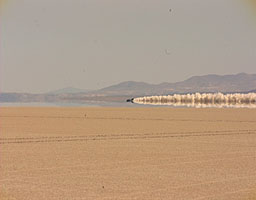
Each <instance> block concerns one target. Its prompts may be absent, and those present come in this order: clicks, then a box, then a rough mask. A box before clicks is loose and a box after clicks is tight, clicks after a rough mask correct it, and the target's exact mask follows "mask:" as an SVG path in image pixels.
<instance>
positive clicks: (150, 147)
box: [0, 107, 256, 200]
mask: <svg viewBox="0 0 256 200" xmlns="http://www.w3.org/2000/svg"><path fill="white" fill-rule="evenodd" d="M0 199H18V200H23V199H24V200H30V199H33V200H34V199H35V200H41V199H42V200H43V199H45V200H51V199H53V200H55V199H64V200H72V199H76V200H80V199H85V200H102V199H109V200H110V199H111V200H112V199H116V200H119V199H121V200H124V199H126V200H130V199H131V200H132V199H139V200H151V199H152V200H160V199H163V200H164V199H174V200H181V199H183V200H231V199H232V200H233V199H234V200H238V199H239V200H248V199H249V200H253V199H256V109H193V108H184V109H183V108H178V109H176V108H166V107H164V108H163V107H162V108H33V107H31V108H24V107H19V108H7V107H5V108H4V107H2V108H0Z"/></svg>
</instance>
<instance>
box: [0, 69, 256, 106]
mask: <svg viewBox="0 0 256 200" xmlns="http://www.w3.org/2000/svg"><path fill="white" fill-rule="evenodd" d="M194 92H210V93H214V92H222V93H234V92H242V93H247V92H256V74H246V73H240V74H235V75H223V76H221V75H215V74H210V75H205V76H193V77H191V78H189V79H187V80H184V81H180V82H176V83H169V82H164V83H161V84H148V83H144V82H135V81H127V82H122V83H119V84H117V85H112V86H109V87H106V88H103V89H100V90H93V91H89V90H83V89H77V88H72V87H68V88H63V89H60V90H56V91H53V92H48V93H45V94H24V93H0V102H32V101H34V102H35V101H40V102H53V101H95V100H97V101H124V100H125V99H126V98H131V97H136V96H145V95H168V94H174V93H178V94H182V93H194Z"/></svg>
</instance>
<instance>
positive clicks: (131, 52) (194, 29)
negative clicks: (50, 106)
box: [0, 0, 256, 93]
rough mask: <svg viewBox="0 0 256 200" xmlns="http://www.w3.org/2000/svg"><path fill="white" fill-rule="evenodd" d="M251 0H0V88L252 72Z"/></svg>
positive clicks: (255, 67)
mask: <svg viewBox="0 0 256 200" xmlns="http://www.w3.org/2000/svg"><path fill="white" fill-rule="evenodd" d="M253 1H254V0H0V2H1V5H0V27H1V30H0V56H1V57H0V66H1V68H0V70H1V71H0V78H1V79H0V87H1V91H4V92H14V91H16V92H35V93H37V92H47V91H51V90H54V89H59V88H63V87H67V86H74V87H78V88H84V89H97V88H102V87H105V86H108V85H112V84H116V83H119V82H121V81H127V80H133V81H145V82H149V83H160V82H175V81H179V80H183V79H186V78H188V77H190V76H193V75H204V74H209V73H215V74H234V73H239V72H247V73H256V37H255V36H256V6H254V8H255V10H254V8H253V5H254V4H253ZM254 2H255V1H254ZM255 4H256V3H255ZM169 9H171V12H170V11H169Z"/></svg>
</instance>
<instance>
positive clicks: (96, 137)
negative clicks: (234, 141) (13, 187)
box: [0, 130, 256, 144]
mask: <svg viewBox="0 0 256 200" xmlns="http://www.w3.org/2000/svg"><path fill="white" fill-rule="evenodd" d="M234 135H256V130H240V131H239V130H237V131H235V130H231V131H208V132H207V131H204V132H189V133H188V132H177V133H148V134H111V135H107V134H99V135H88V136H56V137H51V136H50V137H24V138H0V144H23V143H50V142H54V143H57V142H78V141H79V142H81V141H95V140H130V139H135V140H138V139H163V138H187V137H214V136H234Z"/></svg>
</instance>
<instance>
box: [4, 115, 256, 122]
mask: <svg viewBox="0 0 256 200" xmlns="http://www.w3.org/2000/svg"><path fill="white" fill-rule="evenodd" d="M0 118H35V119H86V120H125V121H126V120H136V121H137V120H139V121H174V122H213V123H216V122H230V123H256V121H255V120H250V121H249V120H247V121H243V120H221V119H216V120H204V119H175V118H166V119H165V118H126V117H84V116H83V117H80V116H74V117H65V116H29V115H24V116H7V115H5V116H0Z"/></svg>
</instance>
